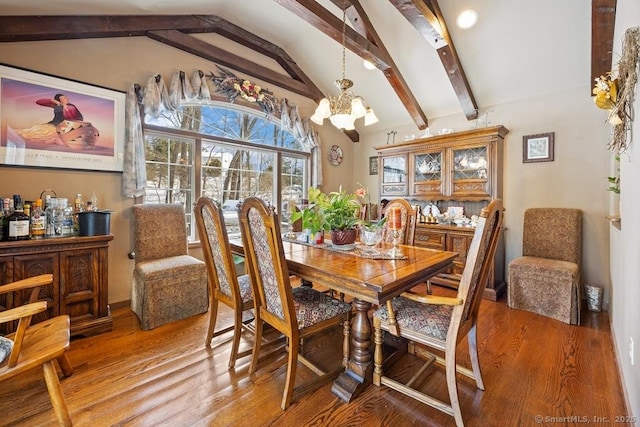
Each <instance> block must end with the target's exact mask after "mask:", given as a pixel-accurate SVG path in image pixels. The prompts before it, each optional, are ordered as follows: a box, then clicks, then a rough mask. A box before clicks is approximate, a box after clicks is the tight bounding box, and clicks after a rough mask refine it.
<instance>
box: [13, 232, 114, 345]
mask: <svg viewBox="0 0 640 427" xmlns="http://www.w3.org/2000/svg"><path fill="white" fill-rule="evenodd" d="M111 240H113V235H111V234H110V235H104V236H91V237H62V238H55V239H41V240H21V241H12V242H0V280H1V281H2V283H3V284H5V283H10V282H14V281H16V280H21V279H25V278H27V277H32V276H37V275H40V274H45V273H52V274H53V284H52V285H50V286H45V287H43V288H42V289H41V290H40V300H44V301H47V305H48V308H47V311H46V312H44V313H41V314H39V315H37V316H34V319H33V322H38V321H41V320H44V319H45V318H50V317H54V316H58V315H61V314H68V315H69V317H70V318H71V335H93V334H98V333H102V332H107V331H110V330H112V328H113V320H112V319H111V313H110V311H109V305H108V285H109V280H108V270H109V262H108V252H109V251H108V250H109V242H110V241H111ZM29 296H30V291H21V292H12V293H8V294H3V295H0V310H2V309H3V308H2V307H4V308H5V309H8V308H12V307H17V306H20V305H23V304H25V303H26V302H27V301H28V300H29ZM3 326H4V328H5V329H4V330H0V333H5V334H6V333H9V332H12V331H13V329H14V328H15V327H16V325H15V324H6V325H3Z"/></svg>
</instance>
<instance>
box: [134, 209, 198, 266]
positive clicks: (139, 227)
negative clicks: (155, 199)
mask: <svg viewBox="0 0 640 427" xmlns="http://www.w3.org/2000/svg"><path fill="white" fill-rule="evenodd" d="M133 230H134V231H133V235H134V241H135V246H134V247H135V252H136V263H137V262H142V261H149V260H154V259H160V258H168V257H172V256H178V255H187V254H188V246H187V245H188V244H187V221H186V218H185V213H184V207H183V206H182V205H178V204H154V205H133Z"/></svg>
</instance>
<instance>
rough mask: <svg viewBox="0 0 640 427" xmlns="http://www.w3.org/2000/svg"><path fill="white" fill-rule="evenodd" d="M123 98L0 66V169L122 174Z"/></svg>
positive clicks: (112, 92)
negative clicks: (2, 167)
mask: <svg viewBox="0 0 640 427" xmlns="http://www.w3.org/2000/svg"><path fill="white" fill-rule="evenodd" d="M125 104H126V94H125V93H124V92H120V91H116V90H112V89H107V88H104V87H101V86H95V85H91V84H88V83H82V82H78V81H74V80H69V79H64V78H61V77H56V76H52V75H48V74H42V73H37V72H34V71H30V70H26V69H22V68H15V67H12V66H7V65H3V64H0V166H23V167H37V168H57V169H83V170H91V171H109V172H122V167H123V153H124V139H125Z"/></svg>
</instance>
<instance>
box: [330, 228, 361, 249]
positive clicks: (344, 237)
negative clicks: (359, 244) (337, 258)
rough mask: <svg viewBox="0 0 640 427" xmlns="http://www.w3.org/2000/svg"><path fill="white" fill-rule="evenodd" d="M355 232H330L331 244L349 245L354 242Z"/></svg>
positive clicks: (349, 230) (353, 230)
mask: <svg viewBox="0 0 640 427" xmlns="http://www.w3.org/2000/svg"><path fill="white" fill-rule="evenodd" d="M356 234H357V230H356V229H355V228H350V229H348V230H331V243H333V244H334V245H337V246H340V245H350V244H352V243H354V242H355V241H356Z"/></svg>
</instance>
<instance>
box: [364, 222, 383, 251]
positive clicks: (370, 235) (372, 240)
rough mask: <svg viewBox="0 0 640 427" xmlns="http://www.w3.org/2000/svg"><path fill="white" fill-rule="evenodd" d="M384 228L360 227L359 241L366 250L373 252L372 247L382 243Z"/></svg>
mask: <svg viewBox="0 0 640 427" xmlns="http://www.w3.org/2000/svg"><path fill="white" fill-rule="evenodd" d="M383 231H384V228H382V227H366V226H364V225H362V226H360V241H361V242H362V243H364V244H365V245H366V246H367V250H373V247H374V246H376V245H377V244H378V243H380V242H381V241H382V235H383Z"/></svg>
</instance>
